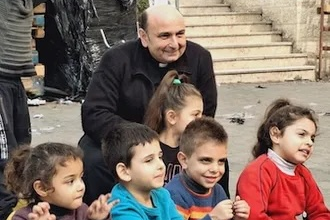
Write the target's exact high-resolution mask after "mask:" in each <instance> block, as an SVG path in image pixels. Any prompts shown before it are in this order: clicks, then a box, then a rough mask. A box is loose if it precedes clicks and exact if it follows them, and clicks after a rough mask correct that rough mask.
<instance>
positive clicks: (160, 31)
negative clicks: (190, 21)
mask: <svg viewBox="0 0 330 220" xmlns="http://www.w3.org/2000/svg"><path fill="white" fill-rule="evenodd" d="M140 37H141V41H142V44H143V46H144V47H147V48H148V50H149V52H150V54H151V55H152V56H153V58H154V59H156V60H157V61H158V62H160V63H171V62H174V61H176V60H178V59H179V58H180V57H181V56H182V54H183V53H184V51H185V50H186V35H185V25H184V20H183V18H182V17H178V16H176V17H173V18H168V17H167V18H161V15H159V16H152V17H150V18H149V19H148V25H147V30H140Z"/></svg>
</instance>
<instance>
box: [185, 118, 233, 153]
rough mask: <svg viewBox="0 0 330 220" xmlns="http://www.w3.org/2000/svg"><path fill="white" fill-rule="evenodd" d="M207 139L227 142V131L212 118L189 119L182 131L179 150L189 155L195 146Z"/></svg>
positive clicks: (207, 140)
mask: <svg viewBox="0 0 330 220" xmlns="http://www.w3.org/2000/svg"><path fill="white" fill-rule="evenodd" d="M209 141H214V142H218V143H223V144H227V141H228V135H227V132H226V131H225V129H224V128H223V127H222V125H221V124H220V123H218V122H217V121H216V120H215V119H214V118H211V117H202V118H197V119H195V120H193V121H191V122H190V123H189V124H188V125H187V127H186V128H185V130H184V132H183V133H182V135H181V139H180V151H182V152H183V153H184V154H185V155H187V156H188V157H189V156H191V155H192V154H193V152H194V151H195V149H196V148H197V147H200V146H201V145H203V144H205V143H206V142H209Z"/></svg>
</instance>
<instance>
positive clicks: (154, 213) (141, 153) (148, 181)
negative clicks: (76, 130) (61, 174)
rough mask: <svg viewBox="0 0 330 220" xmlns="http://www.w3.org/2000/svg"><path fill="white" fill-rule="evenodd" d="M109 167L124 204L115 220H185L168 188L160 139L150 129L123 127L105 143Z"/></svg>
mask: <svg viewBox="0 0 330 220" xmlns="http://www.w3.org/2000/svg"><path fill="white" fill-rule="evenodd" d="M102 151H103V155H104V159H105V163H106V164H107V166H108V167H109V169H110V171H111V172H112V174H113V175H114V177H115V178H116V179H118V181H119V183H118V184H116V185H115V186H114V187H113V189H112V192H111V194H112V197H113V199H119V200H120V203H119V204H117V205H116V206H114V207H113V209H112V210H111V217H112V219H113V220H121V219H123V220H128V219H129V220H137V219H139V220H141V219H144V220H149V219H153V220H181V219H182V217H181V216H180V214H179V213H178V212H177V211H176V210H175V205H174V203H173V201H172V200H171V197H170V194H169V193H168V191H167V190H166V189H164V188H162V186H163V184H164V176H165V165H164V163H163V160H162V156H163V152H162V150H161V148H160V146H159V140H158V135H157V133H156V132H155V131H153V130H152V129H151V128H149V127H148V126H146V125H142V124H138V123H128V122H127V123H120V124H118V125H115V126H113V128H112V129H111V130H110V131H109V132H108V133H107V135H105V137H104V139H103V141H102Z"/></svg>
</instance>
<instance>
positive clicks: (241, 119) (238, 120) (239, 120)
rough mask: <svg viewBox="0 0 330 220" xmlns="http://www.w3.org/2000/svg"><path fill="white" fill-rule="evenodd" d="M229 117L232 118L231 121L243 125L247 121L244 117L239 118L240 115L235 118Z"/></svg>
mask: <svg viewBox="0 0 330 220" xmlns="http://www.w3.org/2000/svg"><path fill="white" fill-rule="evenodd" d="M229 119H230V123H237V124H239V125H242V124H244V122H245V119H244V118H239V117H234V118H229Z"/></svg>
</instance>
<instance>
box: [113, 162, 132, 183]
mask: <svg viewBox="0 0 330 220" xmlns="http://www.w3.org/2000/svg"><path fill="white" fill-rule="evenodd" d="M116 172H117V175H118V177H119V179H120V180H122V181H125V182H129V181H131V179H132V178H131V175H130V173H129V169H128V168H127V166H126V165H125V164H124V163H118V164H117V165H116Z"/></svg>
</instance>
